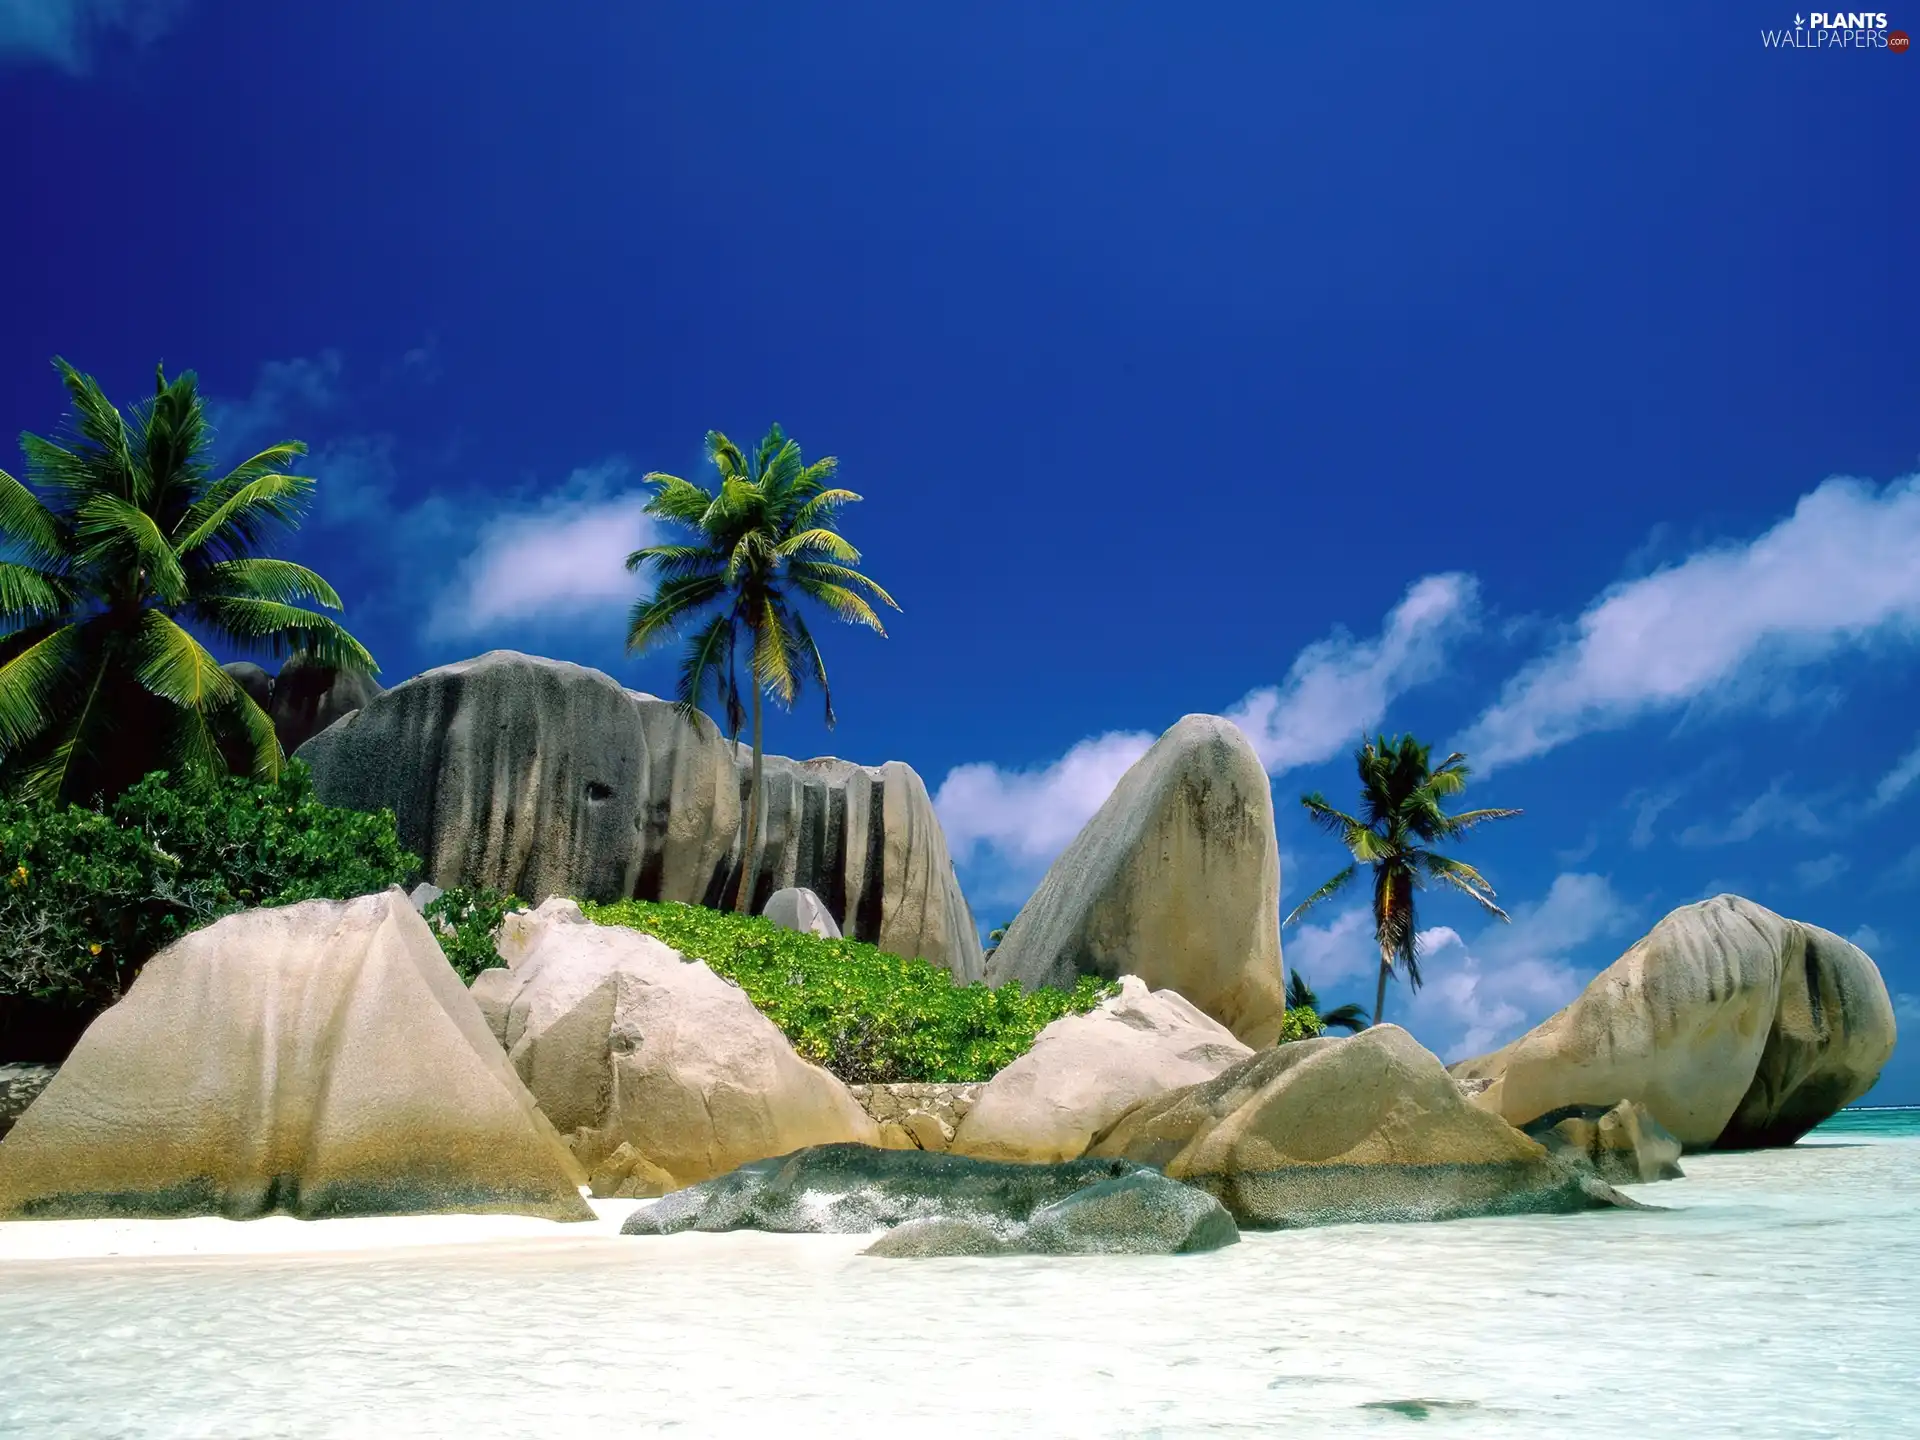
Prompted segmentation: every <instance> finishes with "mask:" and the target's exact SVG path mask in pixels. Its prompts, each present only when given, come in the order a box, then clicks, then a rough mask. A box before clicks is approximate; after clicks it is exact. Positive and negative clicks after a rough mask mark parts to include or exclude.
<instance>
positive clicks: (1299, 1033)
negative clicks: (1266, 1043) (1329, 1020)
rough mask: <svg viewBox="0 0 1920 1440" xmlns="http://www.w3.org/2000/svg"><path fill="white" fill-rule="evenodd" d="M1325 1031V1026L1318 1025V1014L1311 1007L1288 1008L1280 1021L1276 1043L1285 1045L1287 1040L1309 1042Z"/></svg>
mask: <svg viewBox="0 0 1920 1440" xmlns="http://www.w3.org/2000/svg"><path fill="white" fill-rule="evenodd" d="M1325 1030H1326V1026H1324V1025H1322V1024H1321V1023H1320V1012H1319V1011H1318V1010H1316V1009H1314V1008H1313V1006H1311V1005H1294V1006H1290V1007H1289V1008H1288V1010H1287V1012H1286V1014H1285V1015H1283V1016H1282V1017H1281V1019H1280V1039H1279V1042H1278V1043H1280V1044H1282V1045H1285V1044H1286V1043H1287V1042H1288V1041H1289V1040H1311V1039H1313V1038H1314V1037H1315V1036H1316V1035H1320V1034H1323V1033H1324V1032H1325Z"/></svg>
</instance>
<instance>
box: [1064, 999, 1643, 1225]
mask: <svg viewBox="0 0 1920 1440" xmlns="http://www.w3.org/2000/svg"><path fill="white" fill-rule="evenodd" d="M1088 1155H1089V1157H1090V1158H1098V1157H1113V1158H1120V1159H1127V1160H1132V1161H1134V1162H1136V1163H1138V1164H1142V1165H1152V1166H1155V1167H1157V1168H1160V1169H1162V1170H1164V1171H1165V1173H1166V1174H1168V1175H1169V1176H1171V1177H1173V1178H1174V1179H1176V1180H1183V1181H1185V1182H1186V1183H1188V1184H1190V1185H1197V1186H1199V1187H1200V1188H1201V1189H1203V1190H1206V1191H1207V1192H1208V1193H1210V1194H1212V1195H1214V1196H1217V1197H1218V1198H1219V1200H1220V1201H1221V1203H1222V1204H1224V1205H1225V1206H1226V1207H1227V1209H1228V1210H1229V1211H1230V1212H1231V1213H1232V1214H1233V1216H1234V1218H1235V1219H1236V1220H1238V1221H1240V1223H1241V1224H1243V1225H1249V1224H1250V1225H1268V1226H1283V1227H1284V1226H1298V1225H1325V1224H1332V1223H1338V1222H1348V1221H1403V1220H1450V1219H1456V1218H1461V1217H1466V1216H1475V1215H1514V1214H1560V1213H1565V1212H1569V1211H1574V1210H1584V1209H1589V1208H1592V1207H1595V1206H1601V1205H1616V1204H1629V1203H1631V1202H1628V1201H1626V1200H1625V1199H1624V1197H1622V1196H1620V1195H1619V1194H1618V1193H1617V1192H1615V1191H1614V1190H1613V1189H1612V1188H1611V1187H1610V1186H1608V1185H1606V1184H1605V1183H1604V1182H1602V1181H1601V1180H1600V1179H1599V1178H1598V1177H1597V1176H1596V1175H1595V1174H1594V1173H1593V1170H1592V1168H1591V1167H1590V1166H1587V1165H1585V1164H1577V1165H1576V1164H1569V1163H1567V1162H1565V1161H1563V1160H1556V1159H1555V1158H1554V1157H1553V1156H1551V1155H1549V1154H1548V1152H1547V1150H1546V1148H1545V1147H1544V1146H1542V1145H1541V1144H1539V1142H1537V1141H1535V1140H1533V1139H1530V1138H1529V1137H1528V1136H1526V1135H1523V1134H1521V1133H1520V1132H1519V1131H1518V1130H1516V1129H1514V1128H1513V1127H1512V1126H1511V1125H1509V1124H1507V1123H1506V1122H1505V1121H1504V1120H1502V1119H1500V1118H1499V1117H1498V1116H1497V1115H1490V1114H1488V1113H1487V1112H1486V1111H1484V1110H1481V1109H1478V1108H1476V1107H1475V1106H1474V1105H1473V1104H1472V1103H1471V1102H1470V1101H1469V1100H1468V1099H1467V1098H1466V1097H1465V1096H1463V1095H1462V1094H1461V1093H1460V1091H1459V1089H1458V1087H1456V1086H1455V1085H1454V1084H1453V1082H1452V1080H1450V1079H1449V1078H1448V1076H1447V1072H1446V1069H1445V1067H1444V1066H1442V1065H1441V1063H1440V1061H1439V1060H1438V1059H1437V1058H1435V1057H1434V1056H1433V1055H1431V1054H1429V1053H1428V1052H1427V1051H1426V1050H1424V1049H1422V1048H1421V1046H1420V1045H1419V1043H1418V1042H1417V1041H1415V1040H1414V1038H1413V1037H1412V1036H1411V1035H1409V1034H1407V1032H1406V1031H1404V1030H1402V1029H1401V1028H1400V1027H1399V1026H1397V1025H1375V1026H1373V1027H1372V1028H1370V1029H1368V1030H1363V1031H1362V1032H1361V1033H1360V1034H1358V1035H1355V1036H1353V1037H1351V1038H1348V1039H1334V1038H1326V1037H1323V1038H1320V1039H1316V1040H1300V1041H1295V1042H1293V1043H1291V1044H1287V1045H1280V1046H1276V1047H1274V1048H1272V1049H1270V1050H1262V1051H1260V1052H1259V1053H1258V1054H1256V1055H1254V1056H1252V1057H1251V1058H1249V1059H1247V1060H1243V1061H1241V1062H1240V1063H1239V1064H1237V1065H1234V1066H1232V1067H1231V1068H1229V1069H1227V1070H1224V1071H1222V1072H1221V1073H1220V1074H1219V1075H1217V1076H1215V1077H1214V1078H1213V1079H1211V1080H1208V1081H1206V1082H1205V1083H1204V1084H1200V1085H1195V1086H1191V1087H1189V1088H1187V1089H1185V1090H1178V1091H1174V1092H1173V1093H1171V1094H1167V1095H1162V1096H1157V1097H1155V1098H1154V1099H1151V1100H1146V1101H1143V1102H1141V1103H1140V1104H1139V1105H1136V1106H1135V1107H1134V1108H1133V1109H1131V1110H1129V1111H1128V1112H1127V1113H1126V1114H1125V1115H1123V1116H1121V1118H1120V1119H1119V1120H1118V1121H1117V1122H1116V1123H1115V1124H1114V1125H1113V1127H1112V1128H1111V1129H1110V1130H1108V1131H1107V1132H1106V1133H1105V1134H1103V1135H1102V1136H1100V1137H1099V1138H1098V1139H1097V1140H1096V1141H1095V1142H1094V1144H1093V1146H1092V1148H1091V1149H1090V1150H1089V1151H1088Z"/></svg>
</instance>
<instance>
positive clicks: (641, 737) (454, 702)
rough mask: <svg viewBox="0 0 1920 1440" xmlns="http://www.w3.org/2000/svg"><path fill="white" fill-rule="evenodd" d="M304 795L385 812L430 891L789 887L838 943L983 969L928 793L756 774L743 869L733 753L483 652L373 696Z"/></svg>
mask: <svg viewBox="0 0 1920 1440" xmlns="http://www.w3.org/2000/svg"><path fill="white" fill-rule="evenodd" d="M300 758H301V759H302V760H304V761H306V762H307V764H309V765H310V766H311V767H312V768H313V772H314V785H315V789H316V792H317V793H318V794H319V796H320V798H321V799H323V800H325V801H327V802H328V803H330V804H336V805H349V806H353V807H356V808H360V809H378V808H388V809H391V810H392V811H393V812H394V814H395V816H396V818H397V820H398V823H399V830H400V836H401V839H402V841H403V843H405V844H406V845H407V847H408V848H409V849H411V850H413V851H414V852H415V853H417V854H419V855H420V856H421V857H422V858H423V859H424V860H425V862H426V873H427V878H428V879H429V880H431V881H432V882H433V883H434V884H436V885H441V886H452V885H487V886H491V887H493V888H495V889H499V890H510V891H512V892H513V893H515V894H518V895H520V896H522V897H523V898H525V899H528V900H531V901H535V902H538V901H540V900H543V899H545V898H546V897H548V896H550V895H567V896H572V897H575V898H578V899H583V900H603V901H604V900H614V899H621V898H625V897H628V896H636V897H638V898H640V899H644V900H678V901H682V902H685V903H689V904H704V905H724V904H728V903H731V900H732V898H733V896H734V894H735V893H736V891H737V889H738V885H739V882H740V878H741V874H742V870H743V868H744V870H745V871H746V873H747V875H748V876H749V880H748V883H749V884H750V885H751V887H752V888H751V894H752V898H753V900H754V901H755V902H756V908H757V907H758V906H764V905H765V904H766V902H767V900H768V898H769V897H771V896H772V895H773V893H774V892H775V891H777V890H780V889H782V888H785V887H791V886H804V887H805V888H807V889H809V890H812V891H813V892H814V893H815V894H817V895H818V896H820V898H821V900H822V901H823V902H824V903H825V905H826V907H827V910H828V912H829V913H830V914H831V915H832V916H833V917H834V919H835V921H836V923H837V924H838V925H839V927H840V929H841V931H842V932H843V933H845V934H847V935H850V936H852V937H853V938H854V939H857V940H864V941H867V942H869V943H872V944H875V945H878V946H880V947H881V948H882V949H884V950H889V951H891V952H893V953H894V954H898V955H909V956H919V957H921V958H923V959H926V960H929V961H931V962H932V963H934V964H936V965H941V966H944V967H945V968H946V969H948V970H950V971H951V972H952V973H953V974H954V976H955V977H956V978H957V979H959V980H961V981H963V982H965V981H970V980H974V979H977V978H979V976H980V973H981V970H982V968H983V965H984V961H983V959H982V956H981V951H980V939H979V934H978V931H977V930H976V928H975V926H974V922H973V915H972V912H971V911H970V910H969V909H968V908H967V902H966V900H965V898H964V897H963V896H962V895H961V893H960V886H959V882H958V881H957V880H956V878H955V876H954V873H953V862H952V860H951V858H950V856H949V854H948V851H947V846H946V840H945V837H944V835H943V834H942V832H941V830H940V825H939V821H938V820H937V819H936V818H935V816H934V813H933V803H932V801H931V799H930V798H929V796H928V795H927V790H926V786H925V784H924V783H922V781H921V779H920V777H919V776H918V775H916V774H915V773H914V772H913V770H912V769H911V768H909V767H908V766H906V765H902V764H900V763H898V762H894V761H890V762H888V763H887V764H885V765H881V766H878V767H873V768H868V767H864V766H859V765H853V764H849V763H848V762H846V761H842V760H831V759H822V760H807V761H794V760H788V759H785V758H784V757H781V756H768V757H766V762H765V779H764V786H765V799H766V804H765V824H764V826H763V827H762V832H761V838H760V843H759V844H758V845H756V846H755V847H753V853H752V854H751V855H750V856H748V857H746V858H745V862H744V863H743V856H742V849H743V847H742V844H741V836H740V830H741V828H742V825H743V817H744V814H745V810H746V806H745V800H746V792H747V785H748V755H747V752H746V748H745V747H744V746H741V745H736V744H734V743H733V742H731V741H729V740H728V739H727V738H726V737H725V736H724V735H722V734H721V733H720V731H719V729H718V728H717V727H716V726H715V725H714V724H713V722H712V721H711V720H709V719H708V718H707V717H706V716H704V715H695V716H693V717H691V718H689V717H687V716H685V715H683V714H682V713H681V712H680V710H679V709H678V707H677V706H675V705H673V704H670V703H669V702H667V701H664V700H658V699H655V698H654V697H653V696H651V695H645V694H641V693H639V692H637V691H629V690H624V689H622V688H621V687H620V686H619V685H618V684H617V683H616V682H615V681H614V680H612V679H611V678H610V677H608V676H606V675H603V674H601V673H600V672H599V671H597V670H589V669H587V668H585V667H583V666H579V665H570V664H566V663H565V662H562V661H556V660H543V659H538V658H536V657H533V656H528V655H521V654H517V653H515V652H513V651H506V650H496V651H492V652H490V653H488V654H486V655H482V656H480V657H479V658H478V659H475V660H467V661H462V662H460V663H458V664H454V665H444V666H441V667H440V668H438V669H435V670H429V671H427V672H426V673H424V674H422V675H417V676H415V677H414V678H413V679H411V680H407V681H404V682H403V683H401V684H399V685H396V686H395V687H394V688H393V689H391V690H388V691H385V692H383V693H382V694H380V695H378V696H376V697H374V699H372V700H371V701H369V702H368V704H367V705H366V706H365V707H363V708H362V709H360V710H358V711H356V712H355V713H354V714H352V715H350V716H347V717H346V718H344V719H343V720H341V721H339V722H338V723H336V724H334V725H333V726H331V727H329V728H328V729H327V730H325V731H322V732H321V733H320V734H318V735H316V736H314V737H313V738H312V739H311V740H309V741H308V742H307V743H306V744H305V745H303V746H301V748H300Z"/></svg>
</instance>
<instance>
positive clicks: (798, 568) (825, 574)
mask: <svg viewBox="0 0 1920 1440" xmlns="http://www.w3.org/2000/svg"><path fill="white" fill-rule="evenodd" d="M787 573H788V574H790V575H794V576H805V577H806V578H807V579H809V580H817V581H820V582H822V583H824V584H827V585H845V586H848V587H851V588H853V589H856V590H865V591H866V592H867V593H868V594H869V595H872V596H873V597H874V598H875V599H876V600H878V601H879V602H880V603H881V604H883V605H885V606H886V607H887V608H888V609H889V610H898V609H899V608H900V606H899V603H898V602H897V601H896V600H895V599H894V598H893V596H891V595H889V594H888V593H887V592H886V591H885V590H884V589H882V588H881V585H880V582H879V581H877V580H875V579H873V578H872V577H871V576H868V575H864V574H862V573H861V572H860V571H858V570H855V569H852V568H850V567H849V566H846V565H836V564H834V563H833V562H832V561H828V560H795V561H793V562H792V564H791V565H790V566H789V567H788V570H787Z"/></svg>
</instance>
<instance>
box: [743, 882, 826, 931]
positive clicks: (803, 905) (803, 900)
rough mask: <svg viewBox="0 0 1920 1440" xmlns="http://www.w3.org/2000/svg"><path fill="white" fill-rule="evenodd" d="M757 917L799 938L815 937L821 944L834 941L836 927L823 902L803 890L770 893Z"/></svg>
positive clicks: (789, 887)
mask: <svg viewBox="0 0 1920 1440" xmlns="http://www.w3.org/2000/svg"><path fill="white" fill-rule="evenodd" d="M760 913H761V915H762V916H764V917H765V918H766V919H768V920H771V921H772V922H773V923H774V924H776V925H778V926H779V927H780V928H781V929H783V930H795V931H798V932H799V933H800V934H802V935H817V936H819V937H820V938H821V939H823V940H838V939H840V938H841V936H840V927H839V926H838V925H837V924H835V923H834V919H833V912H832V911H831V910H829V909H828V908H827V902H826V901H824V900H822V899H821V898H820V897H819V896H818V895H816V894H814V893H813V891H811V890H808V889H806V888H805V887H803V886H797V885H793V886H788V887H787V888H786V889H785V890H776V891H774V892H773V898H772V899H770V900H769V901H767V904H766V908H765V909H764V910H762V911H761V912H760Z"/></svg>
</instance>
